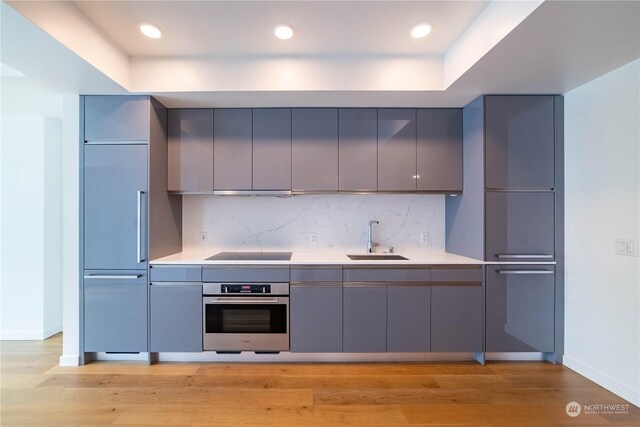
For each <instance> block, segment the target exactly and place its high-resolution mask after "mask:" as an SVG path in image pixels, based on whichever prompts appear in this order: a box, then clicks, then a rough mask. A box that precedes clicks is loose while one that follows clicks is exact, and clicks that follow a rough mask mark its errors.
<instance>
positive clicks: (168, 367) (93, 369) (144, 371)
mask: <svg viewBox="0 0 640 427" xmlns="http://www.w3.org/2000/svg"><path fill="white" fill-rule="evenodd" d="M198 369H200V367H199V365H198V364H194V365H190V364H186V363H167V364H165V363H162V364H155V365H147V364H146V363H117V362H100V363H89V364H88V365H85V366H53V367H50V368H49V369H48V370H47V371H46V373H47V374H68V375H78V374H82V375H108V374H114V375H117V374H123V375H124V374H126V375H195V374H196V373H197V372H198Z"/></svg>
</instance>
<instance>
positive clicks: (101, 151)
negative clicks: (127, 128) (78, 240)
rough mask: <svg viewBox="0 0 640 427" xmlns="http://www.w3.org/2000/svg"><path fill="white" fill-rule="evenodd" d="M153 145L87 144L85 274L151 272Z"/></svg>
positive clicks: (84, 189)
mask: <svg viewBox="0 0 640 427" xmlns="http://www.w3.org/2000/svg"><path fill="white" fill-rule="evenodd" d="M147 170H148V165H147V145H145V144H113V145H110V144H98V145H93V144H85V146H84V174H83V176H84V185H83V199H84V206H83V207H84V230H83V231H84V232H83V235H84V241H83V242H84V245H83V249H84V251H83V254H84V268H85V269H87V270H89V269H112V270H125V269H129V270H134V269H142V268H144V269H146V268H147V260H146V258H147V255H146V246H147V245H146V243H145V242H146V241H147V238H146V236H147V203H148V192H147V188H148V183H147Z"/></svg>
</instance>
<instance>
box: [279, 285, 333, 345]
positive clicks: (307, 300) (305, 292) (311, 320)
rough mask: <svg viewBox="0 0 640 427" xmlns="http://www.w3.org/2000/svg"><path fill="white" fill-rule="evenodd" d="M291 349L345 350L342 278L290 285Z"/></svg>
mask: <svg viewBox="0 0 640 427" xmlns="http://www.w3.org/2000/svg"><path fill="white" fill-rule="evenodd" d="M291 351H292V352H298V353H300V352H311V353H338V352H341V351H342V282H306V283H293V284H292V285H291Z"/></svg>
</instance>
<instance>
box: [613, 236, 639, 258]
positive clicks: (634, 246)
mask: <svg viewBox="0 0 640 427" xmlns="http://www.w3.org/2000/svg"><path fill="white" fill-rule="evenodd" d="M616 255H624V256H638V239H616Z"/></svg>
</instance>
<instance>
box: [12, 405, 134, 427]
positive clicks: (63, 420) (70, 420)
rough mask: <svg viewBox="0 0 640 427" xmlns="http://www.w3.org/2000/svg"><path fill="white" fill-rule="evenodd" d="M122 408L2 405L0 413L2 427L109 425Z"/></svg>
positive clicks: (120, 412)
mask: <svg viewBox="0 0 640 427" xmlns="http://www.w3.org/2000/svg"><path fill="white" fill-rule="evenodd" d="M122 411H123V408H122V407H115V406H86V405H82V404H78V405H66V406H63V407H52V406H49V405H32V404H24V405H10V406H7V407H5V406H4V405H3V407H2V410H1V411H0V416H1V417H2V425H3V426H11V425H19V424H27V425H47V424H49V425H57V426H64V425H78V426H86V425H91V424H95V425H110V424H112V423H113V422H114V421H115V420H116V418H118V416H120V415H121V414H122Z"/></svg>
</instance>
